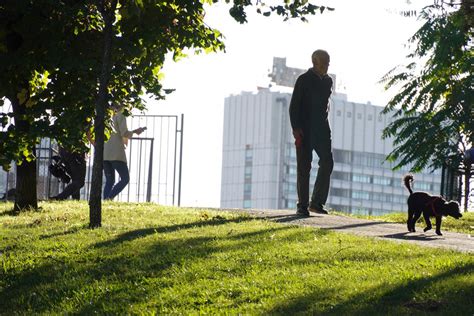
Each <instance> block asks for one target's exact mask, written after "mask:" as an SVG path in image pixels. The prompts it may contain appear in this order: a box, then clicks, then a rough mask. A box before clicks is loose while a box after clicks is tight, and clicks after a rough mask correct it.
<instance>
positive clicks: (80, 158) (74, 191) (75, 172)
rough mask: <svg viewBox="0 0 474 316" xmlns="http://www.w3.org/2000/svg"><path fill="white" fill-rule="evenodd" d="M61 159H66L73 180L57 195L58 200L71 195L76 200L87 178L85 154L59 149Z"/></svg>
mask: <svg viewBox="0 0 474 316" xmlns="http://www.w3.org/2000/svg"><path fill="white" fill-rule="evenodd" d="M59 154H60V156H61V160H63V161H64V164H65V166H66V171H67V173H68V174H69V175H70V176H71V182H70V183H69V184H68V185H67V186H66V187H65V188H64V190H63V191H62V192H61V193H59V194H58V195H56V197H55V198H56V199H57V200H65V199H67V198H68V197H69V196H71V197H72V198H73V199H74V200H79V199H80V197H81V188H82V187H83V186H84V180H85V178H86V160H85V157H84V154H78V153H69V152H67V151H65V150H63V149H60V150H59Z"/></svg>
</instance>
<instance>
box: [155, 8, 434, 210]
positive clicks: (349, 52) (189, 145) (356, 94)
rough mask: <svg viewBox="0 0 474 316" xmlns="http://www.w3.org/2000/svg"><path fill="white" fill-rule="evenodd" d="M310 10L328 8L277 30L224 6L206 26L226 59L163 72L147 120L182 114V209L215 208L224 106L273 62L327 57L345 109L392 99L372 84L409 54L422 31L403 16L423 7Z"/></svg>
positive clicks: (184, 63) (303, 62) (299, 63)
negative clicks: (219, 37)
mask: <svg viewBox="0 0 474 316" xmlns="http://www.w3.org/2000/svg"><path fill="white" fill-rule="evenodd" d="M312 3H314V4H323V3H324V4H326V5H328V6H332V7H334V8H335V9H336V10H335V11H332V12H324V14H322V15H321V14H318V15H316V16H314V17H310V18H309V22H308V23H304V22H301V21H299V20H292V21H287V22H283V21H282V19H281V18H277V17H270V18H266V17H263V16H260V15H257V14H253V13H252V14H250V16H249V23H248V24H244V25H241V24H239V23H237V22H235V21H234V20H233V19H232V18H231V17H230V15H229V14H228V8H229V7H228V6H225V5H217V6H213V7H212V8H210V9H209V10H208V11H207V14H206V18H205V21H206V23H207V24H208V25H210V26H212V27H214V28H217V29H218V30H220V31H221V32H222V33H223V34H224V36H225V43H226V52H225V53H224V52H222V53H214V54H208V55H198V56H196V55H192V56H190V57H188V58H186V59H184V60H181V61H179V62H178V63H174V62H172V61H168V62H167V63H166V64H165V67H164V72H165V75H166V77H165V80H164V86H165V87H166V88H175V89H176V91H175V92H174V93H173V94H171V95H169V96H168V97H167V99H166V100H164V101H160V102H150V103H149V111H148V114H181V113H184V116H185V124H184V159H183V183H182V196H181V201H182V202H181V204H182V205H183V206H210V207H218V206H219V203H220V182H221V178H220V177H221V166H222V134H223V115H224V111H223V109H224V98H225V97H226V96H229V95H230V94H238V93H240V92H241V91H255V90H256V87H257V86H268V84H269V79H268V77H267V75H268V73H269V70H270V69H271V67H272V61H273V57H274V56H275V57H286V58H287V65H288V66H289V67H297V68H309V67H310V66H311V58H310V56H311V53H312V52H313V51H314V50H315V49H318V48H322V49H325V50H327V51H328V52H329V54H330V55H331V65H330V68H329V72H331V73H333V74H336V76H337V81H336V90H337V91H338V92H344V93H347V94H348V98H349V100H350V101H356V102H366V101H371V102H372V104H376V105H380V106H383V105H385V102H386V101H387V100H388V99H389V97H390V94H391V93H387V92H384V91H383V86H382V85H381V84H378V83H377V82H378V81H379V80H380V78H381V77H382V76H383V75H384V74H385V73H386V72H387V71H389V70H390V69H391V68H393V67H394V66H396V65H398V64H400V63H403V61H404V58H405V56H406V55H407V53H408V50H407V48H406V47H405V45H406V44H407V40H408V38H409V37H410V36H411V35H413V33H414V32H415V31H416V30H417V29H418V28H419V26H420V25H421V24H420V22H419V21H417V20H416V19H415V18H404V17H402V16H400V15H399V14H398V12H400V11H401V10H407V9H412V10H413V9H417V10H418V9H420V8H421V7H422V6H423V5H426V4H429V3H432V2H430V1H427V0H420V1H417V0H412V1H409V3H407V0H390V1H388V0H357V1H354V0H333V1H325V2H318V1H317V0H316V1H315V0H313V1H312Z"/></svg>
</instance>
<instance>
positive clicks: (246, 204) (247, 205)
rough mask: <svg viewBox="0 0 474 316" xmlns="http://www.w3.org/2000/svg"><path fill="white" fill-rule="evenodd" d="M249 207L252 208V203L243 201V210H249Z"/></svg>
mask: <svg viewBox="0 0 474 316" xmlns="http://www.w3.org/2000/svg"><path fill="white" fill-rule="evenodd" d="M251 207H252V201H250V200H244V208H251Z"/></svg>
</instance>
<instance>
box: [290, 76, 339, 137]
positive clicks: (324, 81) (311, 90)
mask: <svg viewBox="0 0 474 316" xmlns="http://www.w3.org/2000/svg"><path fill="white" fill-rule="evenodd" d="M331 90H332V79H331V77H329V76H328V75H324V76H319V75H318V74H316V73H315V72H314V71H313V70H312V69H309V70H308V71H307V72H305V73H304V74H302V75H301V76H299V77H298V79H297V80H296V83H295V88H294V90H293V95H292V96H291V103H290V122H291V127H292V128H293V129H297V128H301V129H302V130H303V133H304V135H311V137H312V138H314V137H318V135H321V134H324V136H326V134H328V136H329V134H330V129H329V124H328V121H327V118H328V110H329V109H328V102H329V97H330V96H331V92H332V91H331Z"/></svg>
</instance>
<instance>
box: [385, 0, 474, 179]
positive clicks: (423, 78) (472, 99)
mask: <svg viewBox="0 0 474 316" xmlns="http://www.w3.org/2000/svg"><path fill="white" fill-rule="evenodd" d="M420 18H422V19H423V20H425V23H424V24H423V26H422V27H421V28H420V29H419V30H418V31H417V32H416V33H415V34H414V35H413V37H412V38H411V39H410V43H413V44H415V49H414V51H413V52H412V53H411V54H409V55H408V56H407V57H408V58H410V59H412V60H415V59H420V60H423V61H424V62H422V63H420V62H419V61H418V62H417V61H412V62H410V63H409V64H408V65H406V66H405V67H397V68H394V69H392V70H391V71H390V72H389V73H388V74H386V75H385V77H384V78H383V79H382V81H383V82H385V83H386V88H387V89H388V88H391V87H395V86H399V85H401V90H400V92H398V93H397V94H396V95H395V96H394V97H393V98H392V99H391V100H390V102H389V103H388V105H387V106H386V107H385V110H384V112H385V113H388V112H390V111H394V110H395V114H394V117H395V118H396V120H394V121H393V122H392V123H391V124H389V126H387V127H386V128H385V130H384V134H383V135H384V137H394V139H395V141H394V145H395V148H394V150H393V151H392V152H391V153H390V155H389V156H388V159H389V160H390V161H396V162H397V164H396V166H395V168H400V167H402V166H405V165H411V166H412V171H420V170H421V169H423V168H425V167H432V168H438V167H441V166H442V165H443V164H448V165H451V166H453V167H457V166H458V165H459V164H460V163H461V161H462V153H463V151H464V150H465V149H466V148H467V147H468V146H472V144H473V143H474V92H473V89H472V83H473V82H474V78H473V70H472V65H473V63H474V53H473V50H472V44H473V43H472V38H473V37H472V35H473V29H472V27H471V26H469V20H468V19H467V18H466V15H465V12H464V10H461V9H460V10H457V11H451V12H448V11H446V10H445V9H444V8H443V7H441V6H439V5H432V6H429V7H426V8H425V9H424V10H423V11H422V12H421V15H420ZM398 107H399V108H398Z"/></svg>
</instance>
